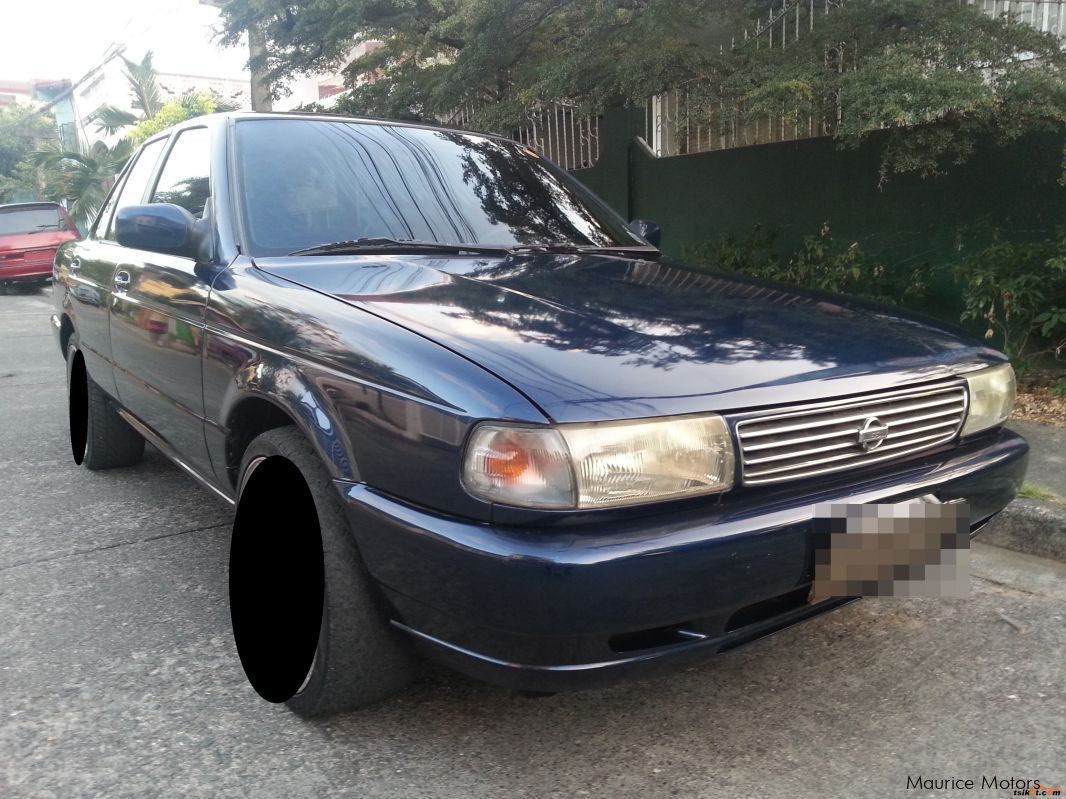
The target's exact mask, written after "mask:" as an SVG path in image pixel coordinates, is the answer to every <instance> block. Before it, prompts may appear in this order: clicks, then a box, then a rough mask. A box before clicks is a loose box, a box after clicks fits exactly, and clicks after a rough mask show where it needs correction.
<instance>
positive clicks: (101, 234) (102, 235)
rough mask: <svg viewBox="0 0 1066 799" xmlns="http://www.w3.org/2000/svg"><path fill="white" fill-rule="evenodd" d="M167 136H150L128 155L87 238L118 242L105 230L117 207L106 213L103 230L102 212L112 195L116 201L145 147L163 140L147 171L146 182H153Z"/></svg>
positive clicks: (142, 197) (107, 228)
mask: <svg viewBox="0 0 1066 799" xmlns="http://www.w3.org/2000/svg"><path fill="white" fill-rule="evenodd" d="M169 138H170V134H169V133H167V134H165V135H163V136H156V137H154V138H151V139H149V140H148V141H146V142H145V143H144V144H142V145H141V146H140V147H138V148H137V152H135V153H134V154H133V155H132V156H130V159H129V160H128V161H127V162H126V165H125V166H124V167H123V168H122V171H121V172H120V173H119V175H118V179H117V180H116V181H115V185H114V186H112V187H111V191H109V192H108V193H107V197H105V198H104V204H103V205H101V206H100V212H99V213H98V214H97V216H96V219H95V220H94V221H93V224H92V228H91V229H90V233H89V238H91V239H92V240H93V241H109V242H111V243H112V244H117V243H118V242H117V241H116V240H115V239H109V238H108V237H107V231H108V230H109V229H110V228H111V221H112V220H113V219H114V217H115V213H116V211H117V210H118V209H117V207H116V208H112V209H111V213H109V214H106V216H107V221H106V223H105V224H104V228H103V231H101V230H100V224H101V223H102V222H104V216H105V213H104V212H105V211H107V207H108V204H109V203H110V202H111V199H112V197H114V198H115V201H116V203H117V201H118V198H119V197H120V196H121V194H122V191H123V190H124V189H125V188H126V181H127V180H129V176H130V173H131V172H132V171H133V166H134V164H136V163H137V162H138V161H140V159H141V157H142V156H143V155H144V151H145V148H147V147H149V146H150V145H153V144H155V143H156V142H163V147H162V149H161V150H160V151H159V155H157V156H156V163H155V164H154V166H153V167H152V171H151V172H150V173H148V182H149V183H152V182H153V180H154V179H155V178H156V173H157V172H158V171H159V164H160V160H159V159H161V158H162V156H163V154H164V153H166V152H168V149H169V148H168V147H167V140H168V139H169ZM141 200H142V201H143V200H144V193H143V192H142V194H141Z"/></svg>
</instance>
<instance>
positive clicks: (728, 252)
mask: <svg viewBox="0 0 1066 799" xmlns="http://www.w3.org/2000/svg"><path fill="white" fill-rule="evenodd" d="M775 238H776V237H775V236H774V235H773V234H770V233H767V232H765V231H764V230H762V229H761V228H755V229H754V230H753V231H752V233H751V234H750V236H749V237H748V238H746V239H737V238H736V237H734V236H732V235H730V236H726V237H724V238H723V239H722V240H721V241H719V242H718V243H717V244H714V245H704V246H702V247H696V248H692V249H689V250H688V251H686V252H685V254H684V260H685V261H687V262H688V263H690V264H693V265H695V266H701V267H705V268H708V269H714V270H720V271H725V272H735V273H739V274H743V275H749V276H752V277H758V278H762V279H764V280H775V281H780V282H783V283H794V284H796V285H800V286H806V287H808V288H814V289H819V290H822V291H832V292H836V293H839V294H851V295H853V296H857V297H864V298H866V299H871V300H876V301H878V302H883V303H887V304H895V303H898V302H899V301H900V300H901V299H902V298H903V297H904V296H906V295H909V294H919V293H921V292H922V291H923V290H924V284H923V283H921V282H920V275H918V274H917V273H916V274H914V275H912V276H911V277H910V281H909V282H908V283H906V284H904V285H900V282H899V280H898V279H896V278H894V277H893V276H892V275H890V274H889V272H888V270H887V269H886V268H885V266H884V264H881V263H878V262H876V261H871V260H870V259H869V258H868V257H867V256H866V254H865V253H863V251H862V249H861V248H860V247H859V245H858V243H851V244H841V243H839V242H837V241H835V240H834V239H833V237H832V234H831V232H830V230H829V225H828V224H827V225H823V226H822V229H821V230H820V231H818V234H817V235H814V236H805V237H804V239H803V243H802V245H801V246H800V248H799V249H798V250H797V251H796V252H794V253H791V254H790V255H788V256H787V257H785V258H780V257H778V256H777V255H776V254H775V253H774V251H773V245H774V240H775Z"/></svg>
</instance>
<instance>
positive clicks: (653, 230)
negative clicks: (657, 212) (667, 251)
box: [629, 219, 663, 247]
mask: <svg viewBox="0 0 1066 799" xmlns="http://www.w3.org/2000/svg"><path fill="white" fill-rule="evenodd" d="M629 229H630V230H632V231H633V232H634V233H636V234H637V235H638V236H640V237H641V238H642V239H644V241H646V242H648V244H650V245H651V246H652V247H658V246H659V244H660V242H662V240H663V229H662V228H661V227H659V223H658V222H652V221H651V220H650V219H634V220H633V221H632V222H630V223H629Z"/></svg>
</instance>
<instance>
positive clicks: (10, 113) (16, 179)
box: [0, 106, 56, 203]
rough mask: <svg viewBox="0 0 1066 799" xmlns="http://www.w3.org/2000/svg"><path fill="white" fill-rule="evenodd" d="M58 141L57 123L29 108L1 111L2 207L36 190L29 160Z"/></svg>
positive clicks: (0, 162) (0, 197)
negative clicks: (43, 148)
mask: <svg viewBox="0 0 1066 799" xmlns="http://www.w3.org/2000/svg"><path fill="white" fill-rule="evenodd" d="M55 138H56V132H55V121H54V120H53V119H52V117H51V116H49V115H47V114H37V113H34V111H33V110H32V109H29V108H25V107H18V106H16V107H13V108H4V109H0V203H3V202H10V201H11V200H12V199H14V198H15V197H16V196H17V195H21V194H28V195H32V194H34V193H35V190H36V182H35V179H34V177H35V176H34V173H33V170H32V169H31V168H30V167H29V166H28V164H27V163H26V159H27V158H28V157H29V155H30V153H32V152H33V151H34V150H38V149H40V148H41V147H44V146H45V145H46V143H47V142H49V141H50V140H53V139H55Z"/></svg>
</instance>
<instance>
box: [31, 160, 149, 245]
mask: <svg viewBox="0 0 1066 799" xmlns="http://www.w3.org/2000/svg"><path fill="white" fill-rule="evenodd" d="M132 153H133V144H132V142H131V141H130V140H129V139H123V140H122V141H120V142H119V143H118V144H116V145H115V146H114V147H112V148H111V149H110V150H108V151H106V152H104V153H102V154H94V153H90V152H84V151H80V150H79V151H70V150H59V149H50V150H40V151H37V152H35V153H33V154H32V155H31V156H30V158H29V160H30V162H31V163H32V164H33V165H34V166H35V167H36V168H37V170H38V174H39V175H40V180H41V182H42V184H43V187H44V188H43V191H42V196H45V197H49V198H52V199H55V200H59V199H67V200H69V201H70V206H69V211H70V215H71V216H72V217H73V218H74V222H75V223H76V224H77V225H78V228H79V229H81V230H85V228H86V226H87V224H88V223H89V222H90V221H91V220H92V219H93V218H94V217H95V216H96V214H97V212H98V211H99V210H100V207H101V206H102V205H103V202H104V198H105V197H106V196H107V192H108V190H109V189H110V188H111V185H112V184H113V182H114V178H115V175H117V174H118V173H119V172H121V171H122V167H123V166H125V164H126V161H128V160H129V157H130V155H131V154H132Z"/></svg>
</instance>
